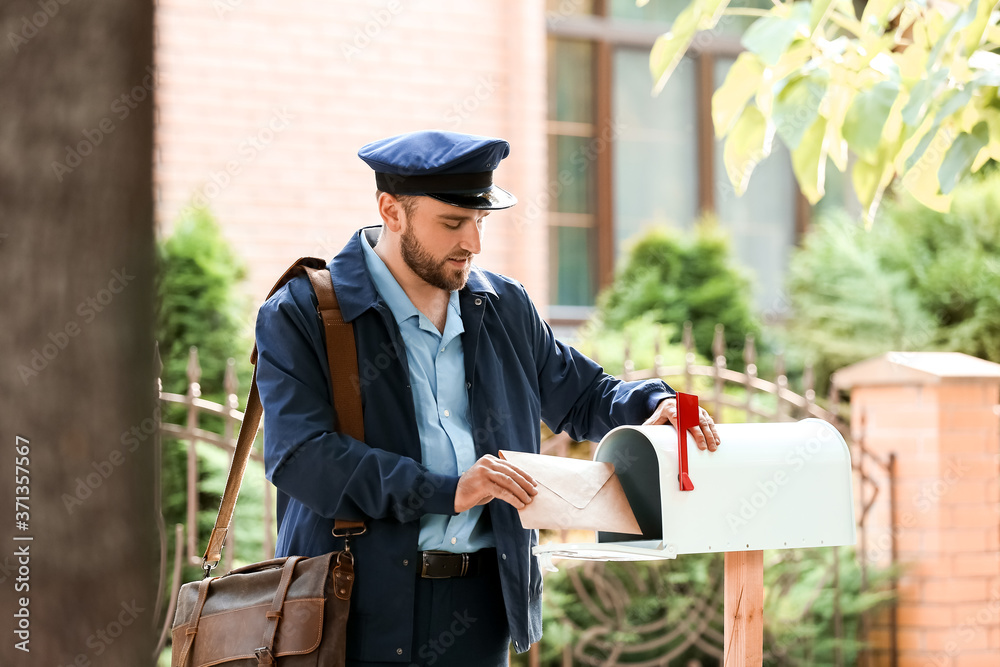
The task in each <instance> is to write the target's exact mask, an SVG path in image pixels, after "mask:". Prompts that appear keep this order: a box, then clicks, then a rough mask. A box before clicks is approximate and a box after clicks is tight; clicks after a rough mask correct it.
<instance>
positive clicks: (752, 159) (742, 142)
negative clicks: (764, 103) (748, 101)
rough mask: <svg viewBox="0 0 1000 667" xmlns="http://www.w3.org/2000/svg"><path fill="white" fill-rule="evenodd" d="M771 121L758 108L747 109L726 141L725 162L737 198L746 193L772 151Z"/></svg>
mask: <svg viewBox="0 0 1000 667" xmlns="http://www.w3.org/2000/svg"><path fill="white" fill-rule="evenodd" d="M767 135H768V132H767V120H766V119H765V118H764V114H762V113H761V112H760V109H758V108H757V107H755V106H747V107H745V108H744V109H743V113H742V114H740V117H739V120H737V121H736V124H735V125H734V126H733V129H732V131H731V132H730V133H729V136H728V137H727V138H726V146H725V148H724V149H723V152H722V156H723V162H724V163H725V165H726V174H728V175H729V181H730V182H731V183H732V184H733V189H734V190H735V191H736V194H737V196H740V195H742V194H743V193H744V192H746V189H747V184H748V183H749V182H750V175H751V174H752V173H753V170H754V168H755V167H756V166H757V165H758V164H759V163H760V162H761V160H763V159H764V158H766V157H767V156H768V154H770V152H771V142H770V141H769V140H768V136H767Z"/></svg>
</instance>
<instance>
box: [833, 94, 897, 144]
mask: <svg viewBox="0 0 1000 667" xmlns="http://www.w3.org/2000/svg"><path fill="white" fill-rule="evenodd" d="M897 95H899V86H898V84H896V83H895V82H893V81H880V82H879V83H877V84H875V85H874V86H872V87H871V88H870V89H868V90H863V91H861V92H860V93H858V94H857V96H856V97H855V98H854V102H853V103H852V104H851V108H850V109H848V110H847V116H846V117H845V118H844V138H845V139H847V143H848V145H850V147H851V149H852V150H853V151H854V152H855V153H857V154H858V156H860V157H861V159H862V160H866V161H869V162H872V161H874V160H875V157H876V154H877V153H878V145H879V142H880V141H881V140H882V128H883V127H884V126H885V121H886V120H887V119H888V118H889V111H890V110H891V109H892V105H893V103H894V102H895V101H896V97H897Z"/></svg>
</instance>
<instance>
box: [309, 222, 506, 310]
mask: <svg viewBox="0 0 1000 667" xmlns="http://www.w3.org/2000/svg"><path fill="white" fill-rule="evenodd" d="M381 229H382V226H381V225H374V226H371V227H362V228H361V229H359V230H358V231H356V232H355V233H354V235H353V236H351V239H350V241H348V242H347V245H345V246H344V249H343V250H341V251H340V252H339V253H337V255H336V257H334V258H333V259H332V260H330V263H329V264H327V268H328V269H330V275H331V276H332V278H333V288H334V290H335V291H336V293H337V301H338V302H339V303H340V312H341V315H343V317H344V321H345V322H350V321H352V320H353V319H354V318H356V317H357V316H358V315H360V314H361V313H363V312H365V311H366V310H368V309H369V308H374V307H375V306H376V305H377V304H378V302H379V300H380V297H379V295H378V292H377V291H376V290H375V283H374V281H372V277H371V274H370V273H368V266H367V265H366V264H365V255H364V248H362V247H361V244H362V243H363V242H364V241H363V239H362V238H361V235H362V234H366V235H367V236H368V238H369V240H370V241H371V243H372V245H375V241H376V240H377V239H378V235H379V231H380V230H381ZM465 292H468V293H470V294H476V295H480V296H491V297H494V298H497V293H496V290H494V289H493V285H492V284H491V283H490V281H489V279H488V278H487V277H486V274H485V273H483V271H482V270H481V269H480V268H479V267H478V266H476V265H474V264H473V266H472V272H471V273H469V280H468V281H467V282H466V283H465V287H463V288H462V289H461V290H460V292H459V294H460V295H461V294H462V293H465Z"/></svg>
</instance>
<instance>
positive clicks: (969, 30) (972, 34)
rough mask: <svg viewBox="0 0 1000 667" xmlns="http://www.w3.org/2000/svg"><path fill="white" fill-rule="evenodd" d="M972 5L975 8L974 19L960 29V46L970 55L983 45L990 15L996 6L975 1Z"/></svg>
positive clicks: (993, 3) (979, 0)
mask: <svg viewBox="0 0 1000 667" xmlns="http://www.w3.org/2000/svg"><path fill="white" fill-rule="evenodd" d="M972 4H975V5H976V6H977V9H976V18H975V19H974V20H973V21H972V22H971V23H970V24H969V25H968V26H967V27H966V28H963V29H962V46H963V47H964V48H965V52H966V53H972V52H973V51H975V50H976V49H978V48H979V45H980V44H982V43H983V37H984V36H985V34H986V28H987V26H988V25H989V24H990V15H991V14H992V13H993V8H994V7H995V6H996V2H984V1H983V0H975V1H974V2H973V3H972Z"/></svg>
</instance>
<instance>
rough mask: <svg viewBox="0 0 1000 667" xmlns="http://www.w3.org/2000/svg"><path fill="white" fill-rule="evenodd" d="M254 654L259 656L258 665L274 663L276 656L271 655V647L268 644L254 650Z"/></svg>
mask: <svg viewBox="0 0 1000 667" xmlns="http://www.w3.org/2000/svg"><path fill="white" fill-rule="evenodd" d="M253 654H254V656H256V658H257V664H258V665H273V664H274V656H273V655H271V649H269V648H268V647H266V646H262V647H260V648H259V649H257V650H256V651H254V652H253Z"/></svg>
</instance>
